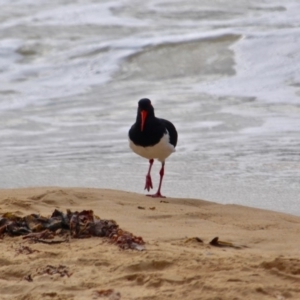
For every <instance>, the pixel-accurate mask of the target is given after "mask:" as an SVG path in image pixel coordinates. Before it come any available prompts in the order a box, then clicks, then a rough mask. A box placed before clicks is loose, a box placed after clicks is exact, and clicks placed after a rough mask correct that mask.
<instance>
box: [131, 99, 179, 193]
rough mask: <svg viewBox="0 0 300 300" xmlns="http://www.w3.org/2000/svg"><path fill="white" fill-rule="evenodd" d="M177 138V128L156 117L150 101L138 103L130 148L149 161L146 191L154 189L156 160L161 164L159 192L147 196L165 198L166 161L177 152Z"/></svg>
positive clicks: (144, 100) (143, 100) (142, 100)
mask: <svg viewBox="0 0 300 300" xmlns="http://www.w3.org/2000/svg"><path fill="white" fill-rule="evenodd" d="M177 137H178V135H177V131H176V128H175V126H174V125H173V124H172V123H171V122H170V121H168V120H165V119H159V118H156V117H155V115H154V108H153V106H152V104H151V101H150V100H149V99H147V98H143V99H141V100H140V101H139V102H138V109H137V116H136V122H135V123H134V124H133V125H132V126H131V128H130V130H129V146H130V148H131V149H132V151H133V152H135V153H136V154H138V155H140V156H142V157H145V158H147V159H149V169H148V173H147V175H146V183H145V190H147V191H149V190H150V189H152V188H153V186H152V179H151V175H150V172H151V168H152V164H153V161H154V159H155V158H156V159H157V160H159V161H160V162H161V169H160V172H159V175H160V181H159V186H158V190H157V192H156V194H153V195H147V196H151V197H161V198H165V197H164V196H162V194H161V192H160V190H161V184H162V180H163V176H164V166H165V160H166V158H167V157H168V156H169V155H170V154H171V153H172V152H174V151H175V147H176V144H177Z"/></svg>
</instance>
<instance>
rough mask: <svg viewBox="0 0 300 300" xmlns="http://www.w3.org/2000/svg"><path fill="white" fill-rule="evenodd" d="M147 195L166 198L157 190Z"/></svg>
mask: <svg viewBox="0 0 300 300" xmlns="http://www.w3.org/2000/svg"><path fill="white" fill-rule="evenodd" d="M146 196H147V197H152V198H166V196H163V195H162V194H161V193H160V192H157V193H155V194H152V195H151V194H148V195H146Z"/></svg>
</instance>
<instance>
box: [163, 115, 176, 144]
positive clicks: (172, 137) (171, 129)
mask: <svg viewBox="0 0 300 300" xmlns="http://www.w3.org/2000/svg"><path fill="white" fill-rule="evenodd" d="M159 120H160V121H161V122H162V123H163V124H164V126H165V127H166V128H167V130H168V132H169V135H170V143H171V144H172V145H173V146H174V147H176V145H177V140H178V133H177V130H176V128H175V126H174V125H173V124H172V123H171V122H170V121H168V120H165V119H159Z"/></svg>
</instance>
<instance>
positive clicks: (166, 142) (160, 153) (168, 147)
mask: <svg viewBox="0 0 300 300" xmlns="http://www.w3.org/2000/svg"><path fill="white" fill-rule="evenodd" d="M129 147H130V148H131V149H132V151H133V152H135V153H136V154H138V155H140V156H142V157H145V158H147V159H152V158H153V159H155V158H156V159H158V160H159V161H161V162H164V161H165V159H166V158H167V157H168V156H170V154H171V153H173V152H175V148H174V146H173V145H172V144H170V138H169V134H168V133H166V134H164V136H163V137H162V138H161V140H160V141H159V143H158V144H156V145H154V146H149V147H142V146H138V145H135V144H134V143H133V142H132V141H131V140H129Z"/></svg>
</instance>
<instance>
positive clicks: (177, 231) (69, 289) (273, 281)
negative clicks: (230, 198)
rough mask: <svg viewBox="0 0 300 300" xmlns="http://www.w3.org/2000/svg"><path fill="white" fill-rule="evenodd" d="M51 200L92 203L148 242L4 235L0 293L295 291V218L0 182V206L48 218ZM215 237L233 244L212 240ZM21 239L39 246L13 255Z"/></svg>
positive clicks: (299, 267)
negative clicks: (4, 186) (139, 246)
mask: <svg viewBox="0 0 300 300" xmlns="http://www.w3.org/2000/svg"><path fill="white" fill-rule="evenodd" d="M161 200H164V201H165V202H161ZM138 207H140V208H138ZM55 208H57V209H59V210H62V211H65V210H66V209H68V208H69V209H71V210H72V211H75V210H78V211H79V210H83V209H92V210H93V211H94V213H95V214H96V215H98V216H100V217H101V218H102V219H113V220H115V221H116V222H117V223H118V225H119V226H120V227H121V228H122V229H124V230H128V231H130V232H132V233H133V234H135V235H137V236H142V237H143V239H144V241H145V243H146V244H145V247H146V250H145V251H137V250H120V249H119V248H118V246H116V245H114V244H112V243H109V242H108V241H107V239H104V238H99V237H92V238H86V239H71V240H70V241H69V242H66V243H61V244H51V245H48V244H42V243H29V242H28V241H27V240H24V239H22V237H9V236H4V237H2V239H0V249H1V257H0V299H1V300H2V299H22V300H38V299H60V300H67V299H110V300H112V299H114V300H117V299H188V300H189V299H222V300H223V299H230V300H233V299H281V300H283V299H300V255H299V254H300V217H297V216H292V215H286V214H283V213H277V212H272V211H266V210H260V209H254V208H249V207H243V206H239V205H221V204H217V203H213V202H208V201H203V200H192V199H174V198H166V199H152V198H149V197H145V196H144V195H140V194H134V193H128V192H122V191H115V190H101V189H88V188H56V187H47V188H28V189H12V190H0V214H3V213H5V212H13V213H16V214H18V215H20V216H24V215H26V214H31V213H40V214H42V215H43V216H50V215H51V213H52V212H53V211H54V209H55ZM195 237H198V238H199V239H201V240H202V241H203V242H200V241H199V239H198V240H197V239H194V238H195ZM215 237H219V240H220V241H225V242H229V243H231V244H229V245H228V247H218V246H213V245H210V241H211V240H212V239H213V238H215ZM22 246H28V247H30V248H31V249H32V250H38V251H35V252H33V253H31V254H25V253H19V254H18V249H20V247H22ZM225 246H226V245H225ZM47 265H51V266H54V267H58V266H59V265H62V266H63V267H61V268H64V270H66V275H65V276H61V275H60V274H54V275H49V274H47V273H45V274H44V273H43V272H41V270H43V269H45V268H46V267H47ZM67 274H69V275H70V276H67ZM29 275H30V276H31V278H32V281H28V280H26V279H25V278H28V276H29Z"/></svg>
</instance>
